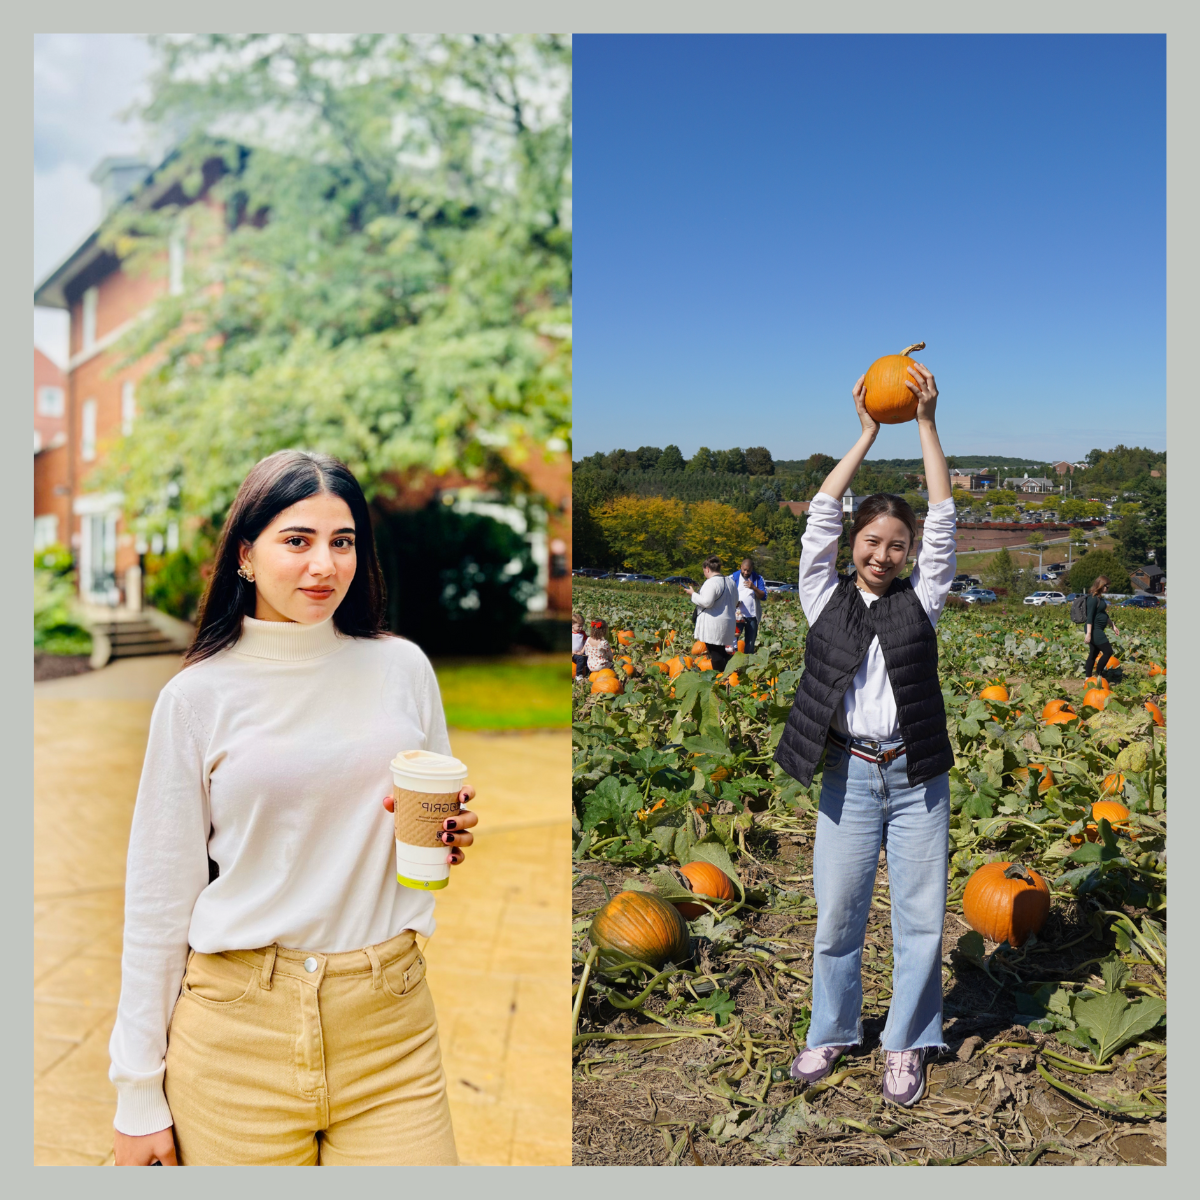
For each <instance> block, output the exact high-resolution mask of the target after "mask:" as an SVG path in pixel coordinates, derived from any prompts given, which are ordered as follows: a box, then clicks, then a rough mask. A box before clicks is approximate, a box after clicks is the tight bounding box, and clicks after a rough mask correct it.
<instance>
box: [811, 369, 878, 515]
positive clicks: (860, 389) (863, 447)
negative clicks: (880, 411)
mask: <svg viewBox="0 0 1200 1200" xmlns="http://www.w3.org/2000/svg"><path fill="white" fill-rule="evenodd" d="M866 378H867V377H866V376H865V375H860V376H859V377H858V382H857V383H856V384H855V385H854V392H853V395H854V411H855V412H856V413H858V419H859V422H860V424H861V425H862V433H861V434H860V435H859V438H858V441H857V442H855V443H854V445H853V446H851V447H850V449H849V450H848V451H847V453H846V456H845V458H843V459H842V461H841V462H840V463H838V465H837V466H836V467H834V468H833V470H832V471H830V472H829V474H828V475H826V476H825V482H824V483H823V484H821V487H820V490H821V491H822V492H824V493H825V494H826V495H827V496H832V497H833V498H834V499H835V500H836V501H838V503H839V504H840V503H841V500H842V497H843V496H844V495H845V494H846V489H847V488H848V487H849V486H850V483H851V481H852V480H853V479H854V476H855V474H857V472H858V468H859V467H861V466H862V461H863V459H864V458H866V457H867V451H868V450H870V448H871V447H872V446H873V445H874V444H875V439H876V438H877V437H878V436H879V422H878V421H876V420H875V418H874V417H872V416H871V414H870V413H869V412H867V405H866V396H867V389H866V387H865V386H864V384H865V381H866Z"/></svg>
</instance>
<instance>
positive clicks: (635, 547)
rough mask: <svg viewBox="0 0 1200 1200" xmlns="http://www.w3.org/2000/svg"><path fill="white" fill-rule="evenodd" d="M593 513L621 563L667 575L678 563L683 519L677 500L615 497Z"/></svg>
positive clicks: (682, 509)
mask: <svg viewBox="0 0 1200 1200" xmlns="http://www.w3.org/2000/svg"><path fill="white" fill-rule="evenodd" d="M592 515H593V516H594V518H595V520H596V523H597V524H598V525H599V526H600V528H601V529H602V530H603V531H604V537H605V539H606V540H607V542H608V544H609V546H611V547H612V549H613V551H614V552H615V554H616V556H617V558H618V560H619V562H620V564H621V565H622V566H624V567H628V568H629V569H630V570H633V571H641V572H645V573H647V574H650V575H667V574H669V573H670V572H671V569H672V568H673V567H674V566H676V565H677V563H678V562H679V535H680V533H681V532H682V531H683V527H684V520H685V511H684V507H683V504H682V502H680V501H679V500H664V499H663V498H662V497H660V496H650V497H640V496H617V497H615V498H614V499H612V500H610V501H608V503H606V504H602V505H601V506H600V507H599V508H597V509H595V510H593V513H592Z"/></svg>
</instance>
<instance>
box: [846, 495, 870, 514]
mask: <svg viewBox="0 0 1200 1200" xmlns="http://www.w3.org/2000/svg"><path fill="white" fill-rule="evenodd" d="M865 499H866V497H865V496H856V495H855V494H854V493H853V492H852V491H851V490H850V489H849V488H847V489H846V490H845V491H844V492H843V493H842V515H843V516H853V515H854V514H855V513H856V512H858V510H859V509H860V508H861V507H862V502H863V501H864V500H865Z"/></svg>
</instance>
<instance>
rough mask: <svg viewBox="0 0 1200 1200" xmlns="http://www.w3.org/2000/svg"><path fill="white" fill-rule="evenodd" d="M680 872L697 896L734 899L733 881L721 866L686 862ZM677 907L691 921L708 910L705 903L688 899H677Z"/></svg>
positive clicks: (710, 898) (713, 898)
mask: <svg viewBox="0 0 1200 1200" xmlns="http://www.w3.org/2000/svg"><path fill="white" fill-rule="evenodd" d="M679 873H680V874H681V875H682V876H683V877H684V879H686V880H687V881H688V885H689V886H690V887H691V889H692V891H693V892H695V893H696V895H697V896H704V897H706V898H707V899H709V900H732V899H733V894H734V893H733V883H732V881H731V880H730V878H729V876H728V875H726V874H725V872H724V871H722V870H721V868H720V867H714V866H713V865H712V863H707V862H690V863H685V864H684V865H683V866H682V867H680V868H679ZM675 907H676V908H677V909H679V911H680V913H681V914H682V915H683V916H685V917H686V918H687V919H688V920H689V921H694V920H695V919H696V918H697V917H702V916H703V915H704V914H705V913H706V912H708V909H706V908H705V907H704V906H703V905H700V904H691V903H689V902H688V901H686V900H685V901H682V902H680V901H678V900H677V901H676V902H675Z"/></svg>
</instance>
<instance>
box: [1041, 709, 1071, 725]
mask: <svg viewBox="0 0 1200 1200" xmlns="http://www.w3.org/2000/svg"><path fill="white" fill-rule="evenodd" d="M1078 720H1079V715H1078V714H1077V713H1073V712H1072V711H1071V710H1070V709H1069V708H1060V709H1059V710H1058V712H1056V713H1051V714H1050V715H1049V716H1048V717H1047V718H1046V724H1047V725H1069V724H1070V723H1071V722H1072V721H1078Z"/></svg>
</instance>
